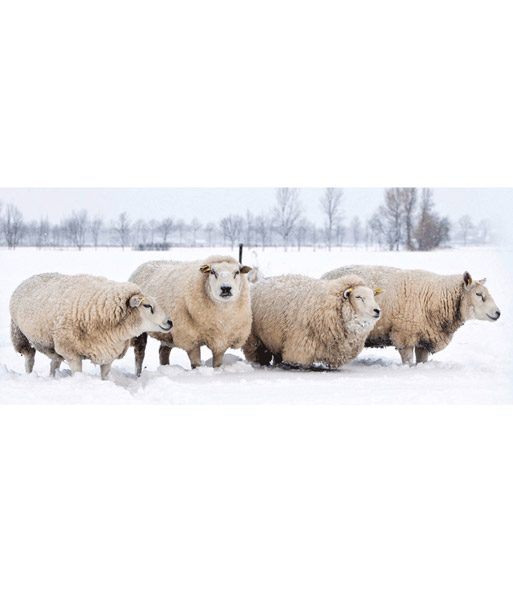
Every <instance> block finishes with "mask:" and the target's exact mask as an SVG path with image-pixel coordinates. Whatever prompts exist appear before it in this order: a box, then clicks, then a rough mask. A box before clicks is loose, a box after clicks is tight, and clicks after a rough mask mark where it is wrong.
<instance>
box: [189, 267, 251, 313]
mask: <svg viewBox="0 0 513 593" xmlns="http://www.w3.org/2000/svg"><path fill="white" fill-rule="evenodd" d="M200 271H201V272H202V274H204V275H205V276H207V282H206V287H207V292H208V293H209V296H210V298H211V299H212V300H213V301H215V302H217V303H228V302H231V301H236V300H237V299H238V298H239V295H240V293H241V290H242V282H243V279H242V275H243V274H247V273H248V272H250V271H251V268H250V267H248V266H241V265H240V264H238V263H230V262H219V263H215V264H212V265H208V264H205V265H204V266H201V268H200ZM244 281H245V280H244Z"/></svg>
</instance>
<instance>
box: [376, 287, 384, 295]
mask: <svg viewBox="0 0 513 593" xmlns="http://www.w3.org/2000/svg"><path fill="white" fill-rule="evenodd" d="M382 292H383V290H382V289H381V288H376V290H375V291H374V294H381V293H382Z"/></svg>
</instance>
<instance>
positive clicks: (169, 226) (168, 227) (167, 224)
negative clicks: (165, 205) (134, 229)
mask: <svg viewBox="0 0 513 593" xmlns="http://www.w3.org/2000/svg"><path fill="white" fill-rule="evenodd" d="M174 228H175V223H174V221H173V219H172V218H169V217H168V218H164V219H163V220H162V221H161V223H160V225H159V227H158V230H159V232H160V236H161V237H162V243H167V238H168V236H169V235H170V234H171V233H172V232H173V229H174Z"/></svg>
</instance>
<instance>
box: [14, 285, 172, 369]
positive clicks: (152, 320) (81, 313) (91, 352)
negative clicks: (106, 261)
mask: <svg viewBox="0 0 513 593" xmlns="http://www.w3.org/2000/svg"><path fill="white" fill-rule="evenodd" d="M141 305H142V307H141ZM10 313H11V337H12V343H13V346H14V349H15V350H16V352H19V353H20V354H23V356H24V357H25V370H26V372H27V373H31V372H32V369H33V368H34V357H35V352H36V350H37V351H39V352H42V353H43V354H46V355H47V356H48V357H49V358H50V359H51V364H50V376H52V377H53V376H55V371H56V370H57V369H58V368H59V367H60V365H61V362H62V361H63V360H65V361H66V362H67V363H68V364H69V366H70V368H71V372H72V374H74V373H75V372H80V371H82V360H83V359H89V360H91V361H92V362H93V363H94V364H99V365H100V367H101V378H102V379H104V380H105V379H106V378H107V375H108V373H109V371H110V368H111V364H112V361H113V360H115V359H116V358H122V357H123V356H124V355H125V353H126V351H127V349H128V347H129V345H130V340H131V339H132V338H133V337H134V336H137V335H139V334H141V333H142V332H145V331H150V330H155V329H160V331H162V332H169V331H170V330H171V327H172V325H173V324H172V321H171V320H170V319H169V318H168V316H167V315H165V314H164V312H163V310H162V308H161V307H160V306H159V305H158V304H157V302H156V301H155V299H153V298H152V297H149V296H143V295H142V294H141V289H140V288H139V286H137V285H136V284H134V283H129V282H113V281H111V280H107V279H106V278H101V277H97V276H89V275H86V274H83V275H77V276H66V275H63V274H39V275H36V276H32V277H30V278H28V279H27V280H25V281H24V282H22V283H21V284H20V285H19V286H18V287H17V288H16V290H15V291H14V292H13V295H12V297H11V301H10Z"/></svg>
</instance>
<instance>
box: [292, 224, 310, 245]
mask: <svg viewBox="0 0 513 593" xmlns="http://www.w3.org/2000/svg"><path fill="white" fill-rule="evenodd" d="M309 229H310V223H309V222H308V220H307V219H306V218H304V217H301V218H300V219H299V220H298V222H297V224H296V229H295V236H296V243H297V250H298V251H301V246H302V245H304V244H305V241H306V235H307V233H308V230H309Z"/></svg>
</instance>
